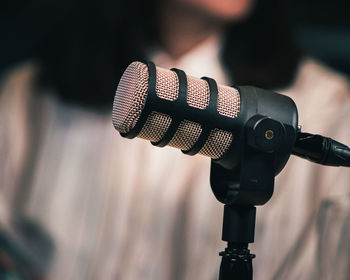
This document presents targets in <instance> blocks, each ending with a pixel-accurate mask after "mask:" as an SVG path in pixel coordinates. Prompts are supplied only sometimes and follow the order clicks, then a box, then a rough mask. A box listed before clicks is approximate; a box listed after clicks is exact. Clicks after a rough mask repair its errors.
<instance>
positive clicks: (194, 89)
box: [187, 76, 209, 109]
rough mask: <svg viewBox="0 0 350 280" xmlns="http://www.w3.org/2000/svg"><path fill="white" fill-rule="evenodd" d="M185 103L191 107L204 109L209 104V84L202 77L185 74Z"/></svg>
mask: <svg viewBox="0 0 350 280" xmlns="http://www.w3.org/2000/svg"><path fill="white" fill-rule="evenodd" d="M187 85H188V88H187V103H188V105H190V106H191V107H195V108H198V109H205V108H207V106H208V105H209V86H208V83H207V82H206V81H205V80H203V79H198V78H195V77H191V76H187Z"/></svg>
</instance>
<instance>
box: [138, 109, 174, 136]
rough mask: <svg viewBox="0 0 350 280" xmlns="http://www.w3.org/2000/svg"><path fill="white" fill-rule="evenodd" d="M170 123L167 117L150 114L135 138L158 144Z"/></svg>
mask: <svg viewBox="0 0 350 280" xmlns="http://www.w3.org/2000/svg"><path fill="white" fill-rule="evenodd" d="M170 123H171V117H170V116H169V115H166V114H163V113H159V112H151V113H150V114H149V115H148V118H147V120H146V122H145V124H144V126H143V127H142V129H141V131H140V133H139V135H138V136H137V137H140V138H143V139H146V140H150V141H151V142H158V141H159V140H161V139H162V138H163V136H164V134H165V132H166V131H167V130H168V128H169V125H170Z"/></svg>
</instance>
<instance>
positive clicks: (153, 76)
mask: <svg viewBox="0 0 350 280" xmlns="http://www.w3.org/2000/svg"><path fill="white" fill-rule="evenodd" d="M112 119H113V125H114V127H115V128H116V129H117V130H118V131H119V132H120V134H121V135H122V136H123V137H127V138H134V137H140V138H143V139H146V140H149V141H151V142H152V144H153V145H156V146H159V147H163V146H166V145H169V146H172V147H175V148H178V149H181V150H182V151H183V152H184V153H185V154H189V155H195V154H197V153H199V154H202V155H204V156H208V157H210V158H211V159H212V160H213V161H214V162H216V163H218V164H220V165H221V166H223V167H225V168H227V169H231V168H232V167H234V166H235V165H237V164H238V163H239V161H240V159H241V158H242V156H243V155H242V152H241V150H242V147H243V146H244V145H245V144H246V143H248V144H249V145H250V146H251V147H252V148H254V149H255V150H257V151H262V152H272V151H274V152H275V155H276V156H275V157H274V159H273V165H274V169H275V175H276V174H277V173H278V172H279V171H280V170H281V169H282V168H283V166H284V165H285V163H286V161H287V160H288V158H289V156H290V154H291V153H293V154H295V155H297V156H300V157H303V158H305V159H308V160H311V161H313V162H317V163H320V164H324V165H342V166H349V163H350V149H349V148H348V147H347V146H345V145H342V144H340V143H338V142H336V141H333V140H332V141H331V139H330V138H326V137H323V138H320V137H321V136H318V135H317V137H311V136H310V134H307V135H308V137H305V135H306V134H305V133H301V132H300V129H298V112H297V108H296V106H295V103H294V102H293V100H292V99H290V98H289V97H287V96H284V95H281V94H278V93H275V92H272V91H267V90H263V89H259V88H256V87H252V86H240V87H238V86H233V87H228V86H224V85H217V84H216V82H215V80H213V79H211V78H208V77H203V78H201V79H199V78H195V77H192V76H188V75H186V74H185V72H183V71H182V70H179V69H171V70H167V69H163V68H161V67H156V66H155V65H154V64H153V63H152V62H145V63H144V62H139V61H136V62H133V63H131V64H130V65H129V66H128V67H127V69H126V70H125V72H124V73H123V75H122V77H121V79H120V82H119V84H118V87H117V91H116V94H115V99H114V104H113V115H112ZM340 145H342V146H341V147H340Z"/></svg>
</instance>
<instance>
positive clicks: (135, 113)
mask: <svg viewBox="0 0 350 280" xmlns="http://www.w3.org/2000/svg"><path fill="white" fill-rule="evenodd" d="M147 89H148V69H147V66H146V64H144V63H141V62H133V63H131V64H130V65H129V66H128V68H126V70H125V72H124V73H123V76H122V77H121V79H120V82H119V84H118V87H117V92H116V94H115V97H114V103H113V112H112V121H113V125H114V127H115V129H116V130H118V131H119V132H121V133H127V132H129V131H130V130H131V129H133V128H134V126H135V125H136V123H137V121H138V119H139V117H140V115H141V112H142V109H143V107H144V105H145V99H146V94H147Z"/></svg>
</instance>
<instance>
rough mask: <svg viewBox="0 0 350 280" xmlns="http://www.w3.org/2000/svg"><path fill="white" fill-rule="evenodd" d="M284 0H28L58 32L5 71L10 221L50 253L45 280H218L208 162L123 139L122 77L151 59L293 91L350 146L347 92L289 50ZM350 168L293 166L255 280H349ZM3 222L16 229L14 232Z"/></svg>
mask: <svg viewBox="0 0 350 280" xmlns="http://www.w3.org/2000/svg"><path fill="white" fill-rule="evenodd" d="M286 8H288V6H286V3H285V2H284V1H278V0H274V1H267V0H260V1H254V0H220V1H210V0H167V1H160V0H158V1H157V0H154V1H141V0H134V1H107V0H105V1H99V2H97V1H75V2H68V1H67V2H65V1H63V2H62V1H60V2H59V3H58V2H54V1H52V2H48V1H40V0H36V1H33V2H32V9H33V11H32V12H33V15H35V18H36V20H38V19H39V20H41V21H43V22H44V23H45V24H46V25H47V26H49V34H48V36H47V37H46V38H45V40H43V42H42V44H41V47H40V48H39V49H38V50H37V54H36V55H35V56H34V58H33V60H31V61H27V62H26V63H23V64H20V65H17V66H16V67H13V68H12V69H11V70H9V71H8V72H7V73H6V74H4V75H3V77H2V87H1V95H0V115H1V119H0V123H1V125H0V139H1V146H0V157H1V162H0V172H1V174H0V185H1V197H0V199H1V200H2V202H1V208H2V209H1V220H2V223H4V221H6V222H8V223H10V224H11V223H12V221H16V220H18V219H23V217H27V218H30V219H32V220H34V221H36V222H37V223H38V224H41V225H42V226H43V227H44V228H45V230H46V231H47V232H48V233H49V234H50V236H51V237H52V239H53V242H54V244H55V248H56V249H55V252H54V256H53V260H52V264H51V267H50V273H49V277H50V278H51V279H123V280H124V279H126V280H128V279H217V277H218V268H219V262H220V258H219V256H218V254H217V253H218V252H219V251H221V250H222V249H223V247H224V245H225V244H224V242H222V241H221V240H220V239H221V223H222V211H223V207H222V205H221V204H220V203H219V202H218V201H216V199H215V198H214V196H213V194H212V193H211V189H210V186H209V167H210V161H209V159H208V158H204V157H201V156H195V157H189V156H185V155H183V154H182V153H181V152H180V151H178V150H176V149H172V148H168V147H166V148H163V149H159V148H157V147H153V146H152V145H150V144H149V143H148V142H147V141H144V140H139V139H135V140H133V141H130V140H127V139H123V138H121V137H120V136H119V135H118V133H117V132H116V131H115V130H114V129H113V126H112V124H111V107H112V101H113V95H114V92H115V89H116V84H117V81H118V80H119V78H120V76H121V74H122V72H123V71H124V69H125V68H126V66H127V65H128V64H129V63H130V62H131V61H134V60H138V59H149V60H153V61H154V62H155V63H156V65H158V66H162V67H165V68H171V67H177V68H180V69H183V70H185V71H186V73H187V74H189V75H193V76H198V77H200V76H204V75H205V76H209V77H213V78H215V79H216V80H217V82H218V83H220V84H229V83H231V82H235V83H236V84H250V85H254V86H259V87H263V88H266V89H273V90H276V91H279V92H282V93H284V94H286V95H288V96H290V97H291V98H292V99H293V100H294V101H295V102H296V104H297V106H298V110H299V116H300V124H301V125H302V126H303V130H304V131H308V132H311V133H319V134H323V135H328V136H331V137H332V138H334V139H337V140H339V141H340V142H343V143H346V144H349V143H350V135H349V134H350V132H349V131H348V129H347V126H348V123H349V121H350V111H349V109H350V107H349V104H350V97H349V93H350V88H349V83H348V81H347V80H346V79H345V78H344V77H343V76H342V75H341V74H339V73H336V72H334V71H333V70H331V69H328V68H327V67H325V66H324V65H322V64H321V63H320V62H318V61H315V60H314V59H312V58H310V57H308V56H306V55H305V54H303V53H302V52H301V51H300V50H299V49H298V47H297V46H296V44H295V43H294V42H293V40H292V36H291V33H290V29H289V26H288V22H287V19H286V15H287V13H286ZM349 179H350V172H349V171H348V170H346V169H345V168H332V167H322V166H318V165H316V164H312V163H310V162H307V161H305V160H302V159H298V158H295V157H291V159H290V160H289V162H288V164H287V166H286V167H285V169H284V170H283V171H282V173H281V174H280V175H279V176H278V177H277V179H276V184H275V185H276V187H275V193H274V196H273V197H272V199H271V200H270V201H269V202H268V203H267V204H266V205H265V206H263V207H259V208H258V212H257V213H258V214H257V215H258V216H257V225H256V233H255V236H256V238H255V243H254V245H253V246H251V247H252V248H251V249H252V252H253V253H255V254H257V258H256V259H255V260H254V261H253V266H254V276H255V278H256V279H295V278H297V277H298V278H299V279H347V275H348V274H349V271H350V267H349V251H350V244H349V241H348V240H347V239H348V238H347V235H348V234H347V233H348V230H349V229H350V224H349V221H350V211H349V210H350V201H349ZM9 221H10V222H9Z"/></svg>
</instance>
